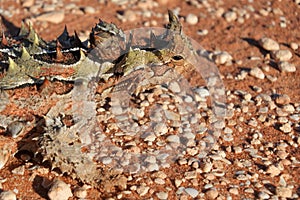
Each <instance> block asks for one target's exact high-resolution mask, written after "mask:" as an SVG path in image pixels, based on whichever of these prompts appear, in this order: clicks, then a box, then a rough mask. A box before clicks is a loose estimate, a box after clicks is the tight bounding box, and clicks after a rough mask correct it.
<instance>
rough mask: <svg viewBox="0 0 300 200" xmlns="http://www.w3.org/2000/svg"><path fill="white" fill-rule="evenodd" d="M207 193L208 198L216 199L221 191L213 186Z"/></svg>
mask: <svg viewBox="0 0 300 200" xmlns="http://www.w3.org/2000/svg"><path fill="white" fill-rule="evenodd" d="M205 195H206V196H207V198H208V199H216V198H217V197H218V195H219V192H218V190H216V189H215V188H211V189H209V190H207V191H206V192H205Z"/></svg>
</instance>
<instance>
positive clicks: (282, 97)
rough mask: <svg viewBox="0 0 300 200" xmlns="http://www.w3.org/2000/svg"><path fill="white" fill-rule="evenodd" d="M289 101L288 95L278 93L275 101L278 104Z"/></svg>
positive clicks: (285, 103)
mask: <svg viewBox="0 0 300 200" xmlns="http://www.w3.org/2000/svg"><path fill="white" fill-rule="evenodd" d="M290 101H291V99H290V97H289V96H288V95H286V94H283V95H279V96H277V97H276V99H275V102H276V104H278V105H287V104H289V103H290Z"/></svg>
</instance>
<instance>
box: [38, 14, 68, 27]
mask: <svg viewBox="0 0 300 200" xmlns="http://www.w3.org/2000/svg"><path fill="white" fill-rule="evenodd" d="M64 18H65V13H64V11H53V12H49V13H44V14H41V15H39V16H37V17H36V20H38V21H42V22H50V23H54V24H59V23H61V22H62V21H63V20H64Z"/></svg>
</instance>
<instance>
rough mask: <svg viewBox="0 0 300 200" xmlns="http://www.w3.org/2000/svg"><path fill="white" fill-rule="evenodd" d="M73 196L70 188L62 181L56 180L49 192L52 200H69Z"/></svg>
mask: <svg viewBox="0 0 300 200" xmlns="http://www.w3.org/2000/svg"><path fill="white" fill-rule="evenodd" d="M72 196H73V194H72V191H71V188H70V186H69V185H68V184H66V183H65V182H63V181H60V180H55V181H54V182H53V183H52V184H51V188H50V189H49V191H48V197H49V199H50V200H68V199H69V198H70V197H72Z"/></svg>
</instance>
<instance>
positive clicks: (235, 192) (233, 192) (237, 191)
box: [229, 187, 239, 195]
mask: <svg viewBox="0 0 300 200" xmlns="http://www.w3.org/2000/svg"><path fill="white" fill-rule="evenodd" d="M229 192H230V193H231V194H234V195H238V194H239V190H238V189H237V188H235V187H233V188H230V189H229Z"/></svg>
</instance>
